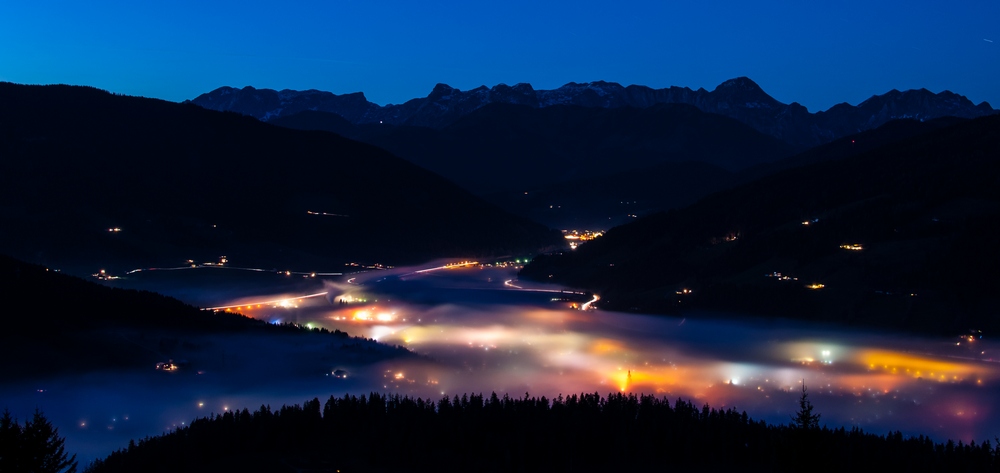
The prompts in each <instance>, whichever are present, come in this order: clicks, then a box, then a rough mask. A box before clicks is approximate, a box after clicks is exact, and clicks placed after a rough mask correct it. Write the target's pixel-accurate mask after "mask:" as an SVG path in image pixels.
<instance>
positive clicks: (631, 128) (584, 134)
mask: <svg viewBox="0 0 1000 473" xmlns="http://www.w3.org/2000/svg"><path fill="white" fill-rule="evenodd" d="M271 123H274V124H278V125H282V126H289V127H293V128H300V129H322V130H327V131H333V132H335V133H340V134H343V135H344V136H348V137H350V138H354V139H358V140H361V141H364V142H367V143H371V144H374V145H376V146H379V147H382V148H385V149H387V150H389V151H391V152H393V153H395V154H397V155H398V156H401V157H403V158H405V159H408V160H410V161H412V162H414V163H416V164H418V165H420V166H423V167H426V168H427V169H430V170H432V171H434V172H438V173H440V174H441V175H443V176H445V177H448V178H449V179H452V180H453V181H455V182H457V183H459V184H460V185H462V186H464V187H466V188H467V189H474V190H475V192H477V193H479V194H480V195H483V194H488V193H492V192H498V191H518V192H523V191H531V190H535V189H538V188H542V187H547V186H551V185H553V184H555V183H559V182H563V181H567V180H575V179H594V178H598V177H604V176H607V175H609V174H614V173H619V172H623V171H628V170H633V169H641V168H646V167H651V166H658V165H662V164H665V163H680V162H689V161H696V162H701V163H705V164H708V165H711V166H717V167H721V168H725V169H730V170H736V169H743V168H747V167H750V166H753V165H756V164H760V163H765V162H769V161H773V160H775V159H779V158H782V157H786V156H789V155H790V154H791V153H792V152H793V151H794V149H793V148H792V147H790V146H788V145H786V144H784V143H782V142H781V141H779V140H777V139H774V138H771V137H769V136H766V135H763V134H761V133H759V132H756V131H754V130H753V129H751V128H749V127H747V126H746V125H743V124H741V123H739V122H737V121H736V120H732V119H729V118H725V117H722V116H719V115H713V114H708V113H704V112H701V111H699V110H698V109H697V108H695V107H693V106H690V105H678V104H661V105H655V106H652V107H648V108H642V109H638V108H631V107H621V108H614V109H603V108H585V107H580V106H570V105H555V106H551V107H546V108H531V107H529V106H527V105H510V104H501V103H498V104H491V105H487V106H485V107H482V108H480V109H478V110H476V111H474V112H471V113H469V114H467V115H465V116H464V117H462V118H461V119H459V120H458V121H456V122H455V123H453V124H452V125H450V126H448V127H445V128H443V129H441V130H435V129H431V128H420V127H394V126H390V125H362V126H356V127H351V126H349V125H348V123H347V121H346V120H341V119H339V117H335V116H330V115H328V114H322V113H321V112H303V113H302V114H298V115H292V116H290V117H287V118H276V119H273V120H272V121H271ZM614 198H616V197H615V196H611V197H609V200H611V199H614Z"/></svg>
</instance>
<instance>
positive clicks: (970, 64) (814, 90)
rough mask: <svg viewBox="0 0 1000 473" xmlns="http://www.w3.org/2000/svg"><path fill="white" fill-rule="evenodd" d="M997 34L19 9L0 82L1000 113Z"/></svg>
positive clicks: (875, 11)
mask: <svg viewBox="0 0 1000 473" xmlns="http://www.w3.org/2000/svg"><path fill="white" fill-rule="evenodd" d="M873 3H874V4H875V5H872V4H873ZM998 20H1000V2H997V1H996V0H988V1H965V0H963V1H960V2H941V1H929V0H909V1H895V0H893V1H880V2H870V1H858V0H848V1H837V2H801V1H794V2H793V1H782V2H747V1H738V2H736V1H716V2H684V3H679V2H677V3H675V2H667V1H633V2H627V3H625V2H618V3H615V2H593V1H578V2H564V1H559V2H555V1H550V2H527V1H507V2H441V1H421V2H414V1H344V0H322V1H306V2H263V1H240V2H235V1H217V2H201V1H197V2H195V1H187V0H179V1H171V2H134V1H120V2H111V1H93V2H78V1H73V2H65V1H46V0H37V1H30V2H29V1H19V0H15V1H8V2H2V3H0V44H2V45H3V46H2V47H0V80H4V81H11V82H18V83H30V84H49V83H68V84H79V85H91V86H95V87H99V88H103V89H107V90H110V91H113V92H119V93H125V94H130V95H141V96H147V97H156V98H162V99H166V100H172V101H181V100H185V99H190V98H194V97H195V96H197V95H199V94H201V93H204V92H208V91H210V90H212V89H215V88H217V87H220V86H223V85H229V86H235V87H242V86H246V85H252V86H255V87H258V88H274V89H284V88H290V89H320V90H328V91H331V92H334V93H338V94H340V93H348V92H356V91H363V92H365V95H366V96H367V97H368V99H369V100H371V101H373V102H376V103H380V104H386V103H401V102H403V101H406V100H408V99H410V98H414V97H422V96H425V95H427V93H429V92H430V90H431V88H433V86H434V84H436V83H438V82H443V83H447V84H449V85H451V86H453V87H457V88H460V89H463V90H466V89H470V88H474V87H477V86H479V85H487V86H493V85H495V84H498V83H506V84H510V85H512V84H515V83H518V82H529V83H531V84H532V85H533V86H534V87H535V88H539V89H549V88H556V87H558V86H560V85H562V84H565V83H567V82H587V81H594V80H607V81H614V82H619V83H622V84H623V85H628V84H642V85H648V86H651V87H657V88H659V87H668V86H671V85H679V86H687V87H691V88H698V87H704V88H706V89H709V90H711V89H713V88H714V87H715V86H716V85H718V84H719V83H720V82H722V81H724V80H726V79H730V78H733V77H737V76H748V77H750V78H752V79H753V80H755V81H756V82H757V83H758V84H760V85H761V87H763V88H764V90H765V91H767V92H768V93H770V94H771V95H772V96H773V97H775V98H776V99H778V100H780V101H782V102H786V103H788V102H793V101H797V102H799V103H801V104H803V105H805V106H806V107H808V108H809V110H810V111H817V110H825V109H827V108H829V107H830V106H832V105H834V104H836V103H839V102H848V103H852V104H857V103H859V102H861V101H863V100H865V99H866V98H868V97H870V96H871V95H874V94H882V93H885V92H887V91H888V90H890V89H893V88H895V89H899V90H906V89H911V88H921V87H924V88H927V89H929V90H931V91H933V92H940V91H942V90H946V89H947V90H952V91H954V92H957V93H960V94H963V95H966V96H967V97H969V98H970V99H971V100H972V101H973V102H975V103H979V102H981V101H984V100H985V101H988V102H990V103H991V104H992V105H993V106H994V107H1000V87H997V86H996V84H1000V21H998Z"/></svg>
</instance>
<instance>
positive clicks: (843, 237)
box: [521, 116, 1000, 335]
mask: <svg viewBox="0 0 1000 473" xmlns="http://www.w3.org/2000/svg"><path fill="white" fill-rule="evenodd" d="M913 125H914V124H912V123H911V124H906V123H897V124H892V126H889V127H888V128H886V129H885V130H882V129H879V130H874V131H872V132H869V133H865V134H859V135H856V136H854V137H849V138H845V139H843V140H841V141H840V142H835V143H831V144H829V145H827V147H826V149H817V150H814V151H812V152H810V153H808V154H806V155H803V156H801V157H800V158H799V159H800V160H801V161H802V162H805V163H812V164H807V165H803V166H800V167H794V168H792V169H787V170H785V171H782V172H778V173H777V174H773V175H771V176H768V177H764V178H761V179H759V180H756V181H753V182H750V183H748V184H745V185H742V186H740V187H736V188H733V189H730V190H728V191H723V192H719V193H716V194H713V195H711V196H709V197H706V198H705V199H703V200H701V201H699V202H698V203H696V204H694V205H692V206H690V207H687V208H685V209H681V210H677V211H672V212H668V213H660V214H656V215H652V216H650V217H648V218H645V219H640V220H638V221H636V222H634V223H631V224H628V225H623V226H621V227H618V228H615V229H612V230H611V231H609V232H608V233H607V234H606V235H605V236H603V237H602V238H600V239H598V240H595V241H593V242H589V243H587V244H586V245H582V246H581V247H580V248H579V249H578V250H577V251H575V252H572V253H566V254H561V255H552V256H549V257H541V258H536V259H535V260H534V261H533V262H532V264H531V265H529V266H528V267H526V268H525V269H524V270H523V271H522V274H521V276H522V277H523V278H537V279H541V280H545V281H553V280H554V281H558V282H561V283H564V284H569V285H572V286H575V287H583V288H586V289H588V290H593V291H595V292H598V293H599V294H601V296H602V300H601V302H602V304H604V306H603V307H605V308H617V309H624V310H629V309H634V310H649V311H671V310H676V309H684V308H690V307H701V308H710V309H725V310H730V311H737V312H743V313H746V312H751V313H758V314H765V315H779V316H787V317H794V318H803V319H810V320H825V321H836V322H843V323H850V324H868V325H878V326H883V327H887V328H892V329H903V330H916V331H925V332H934V333H939V334H946V335H953V334H954V333H963V332H966V331H967V330H969V329H985V328H990V329H994V330H995V329H1000V325H998V322H997V320H996V318H995V317H994V314H996V309H997V308H998V307H1000V299H998V298H997V292H996V287H997V286H998V285H1000V276H998V274H1000V273H998V272H997V271H996V268H995V267H994V262H996V261H998V260H1000V252H998V251H1000V250H998V247H997V245H996V235H997V234H1000V223H998V222H1000V159H998V157H1000V117H998V116H990V117H982V118H978V119H974V120H963V121H958V122H955V121H954V120H949V121H946V122H943V123H936V124H927V125H926V126H925V125H923V124H921V125H920V126H917V127H915V126H913ZM914 131H917V132H918V133H915V134H914V133H913V132H914ZM868 140H872V141H875V142H877V143H879V144H878V145H876V146H870V145H869V144H868V143H867V141H868ZM852 147H862V148H864V149H865V151H863V152H860V153H856V154H852V153H850V152H847V150H848V149H849V148H852ZM824 160H825V161H824ZM816 161H821V162H816ZM786 164H788V163H786ZM685 289H687V290H688V291H687V292H685ZM956 331H959V332H956Z"/></svg>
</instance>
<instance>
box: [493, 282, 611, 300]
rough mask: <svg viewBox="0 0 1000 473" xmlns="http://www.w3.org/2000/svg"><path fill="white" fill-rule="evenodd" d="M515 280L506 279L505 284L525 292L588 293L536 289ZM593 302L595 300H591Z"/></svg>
mask: <svg viewBox="0 0 1000 473" xmlns="http://www.w3.org/2000/svg"><path fill="white" fill-rule="evenodd" d="M513 281H514V280H513V279H508V280H506V281H504V282H503V285H504V286H507V287H509V288H511V289H517V290H518V291H524V292H551V293H556V294H575V295H577V296H585V295H587V293H586V292H580V291H567V290H565V289H534V288H530V287H522V286H518V285H516V284H514V283H513ZM595 297H596V296H595ZM591 302H593V301H591ZM588 304H589V303H588Z"/></svg>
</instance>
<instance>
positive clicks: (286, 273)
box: [125, 264, 344, 277]
mask: <svg viewBox="0 0 1000 473" xmlns="http://www.w3.org/2000/svg"><path fill="white" fill-rule="evenodd" d="M202 268H217V269H232V270H235V271H251V272H255V273H271V272H273V273H277V274H284V275H286V276H291V275H293V274H294V275H297V276H298V275H301V276H309V277H316V276H343V275H344V273H320V272H313V271H309V272H305V271H277V270H274V269H262V268H240V267H237V266H224V265H221V264H192V265H189V266H178V267H174V268H138V269H133V270H131V271H129V272H127V273H125V274H126V275H129V274H133V273H139V272H142V271H181V270H185V269H186V270H191V269H202Z"/></svg>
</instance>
